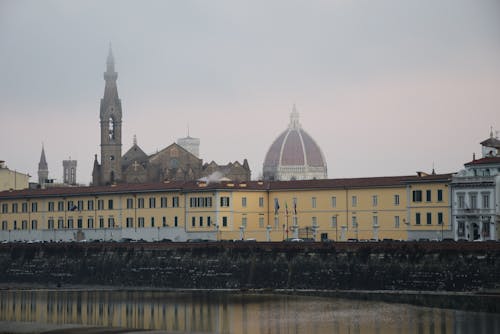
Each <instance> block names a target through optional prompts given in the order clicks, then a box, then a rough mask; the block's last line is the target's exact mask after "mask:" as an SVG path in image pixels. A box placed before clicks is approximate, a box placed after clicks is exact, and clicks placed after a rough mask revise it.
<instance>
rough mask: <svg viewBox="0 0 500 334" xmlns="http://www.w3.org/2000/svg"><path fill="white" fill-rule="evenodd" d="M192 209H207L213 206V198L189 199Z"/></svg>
mask: <svg viewBox="0 0 500 334" xmlns="http://www.w3.org/2000/svg"><path fill="white" fill-rule="evenodd" d="M189 206H190V207H191V208H205V207H207V208H208V207H211V206H212V197H191V198H189Z"/></svg>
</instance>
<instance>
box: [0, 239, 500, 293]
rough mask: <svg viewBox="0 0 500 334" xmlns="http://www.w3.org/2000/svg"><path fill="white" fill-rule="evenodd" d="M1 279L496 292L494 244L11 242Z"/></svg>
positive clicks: (497, 252) (1, 251)
mask: <svg viewBox="0 0 500 334" xmlns="http://www.w3.org/2000/svg"><path fill="white" fill-rule="evenodd" d="M0 272H1V273H2V274H1V275H0V283H2V284H9V283H13V284H14V283H16V284H38V285H40V284H41V285H45V286H65V285H82V284H83V285H104V286H113V287H124V288H126V287H151V288H172V289H242V290H245V289H269V290H274V289H292V290H294V289H296V290H304V289H314V290H369V291H376V290H411V291H449V292H471V291H474V292H481V291H499V290H500V243H497V242H492V243H456V242H449V243H448V242H423V243H422V242H420V243H419V242H386V243H385V242H374V243H347V242H346V243H285V242H280V243H278V242H277V243H251V242H234V243H229V242H228V243H224V242H209V243H44V244H24V243H10V244H1V245H0Z"/></svg>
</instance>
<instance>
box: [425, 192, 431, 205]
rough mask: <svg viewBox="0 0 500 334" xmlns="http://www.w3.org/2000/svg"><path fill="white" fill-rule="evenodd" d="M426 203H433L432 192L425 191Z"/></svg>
mask: <svg viewBox="0 0 500 334" xmlns="http://www.w3.org/2000/svg"><path fill="white" fill-rule="evenodd" d="M425 201H426V202H432V192H431V191H430V190H426V191H425Z"/></svg>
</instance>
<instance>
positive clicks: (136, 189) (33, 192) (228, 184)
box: [0, 174, 452, 199]
mask: <svg viewBox="0 0 500 334" xmlns="http://www.w3.org/2000/svg"><path fill="white" fill-rule="evenodd" d="M451 176H452V174H438V175H426V176H422V177H419V176H416V175H414V176H413V175H411V176H385V177H366V178H350V179H325V180H295V181H248V182H232V181H222V182H210V183H205V182H198V181H190V182H183V181H170V182H163V183H144V184H118V185H114V186H96V187H64V188H47V189H25V190H13V191H3V192H0V199H2V198H33V197H60V196H82V195H83V196H98V195H105V194H131V193H143V192H161V191H175V192H192V191H214V190H227V191H238V190H261V191H268V190H270V191H273V190H307V189H343V188H367V187H390V186H404V185H406V184H409V183H417V182H450V181H451Z"/></svg>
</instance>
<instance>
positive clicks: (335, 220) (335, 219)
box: [332, 216, 337, 228]
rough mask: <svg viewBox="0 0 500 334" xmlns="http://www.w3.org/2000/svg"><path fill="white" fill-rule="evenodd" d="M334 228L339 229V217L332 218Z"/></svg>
mask: <svg viewBox="0 0 500 334" xmlns="http://www.w3.org/2000/svg"><path fill="white" fill-rule="evenodd" d="M332 227H333V228H337V216H332Z"/></svg>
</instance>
